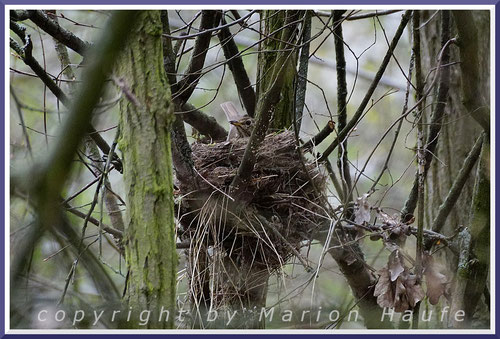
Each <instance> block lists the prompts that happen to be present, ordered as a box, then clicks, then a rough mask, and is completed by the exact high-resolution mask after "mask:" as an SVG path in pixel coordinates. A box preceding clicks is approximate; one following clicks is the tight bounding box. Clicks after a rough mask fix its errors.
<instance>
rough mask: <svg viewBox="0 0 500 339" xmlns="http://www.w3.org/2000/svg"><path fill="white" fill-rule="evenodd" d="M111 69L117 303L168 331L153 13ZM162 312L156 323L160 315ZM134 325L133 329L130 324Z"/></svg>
mask: <svg viewBox="0 0 500 339" xmlns="http://www.w3.org/2000/svg"><path fill="white" fill-rule="evenodd" d="M140 16H141V17H140V19H139V20H138V21H139V23H138V25H137V27H136V28H135V29H134V31H133V33H132V36H131V39H130V41H129V45H128V47H127V48H126V49H125V51H124V54H123V57H122V58H121V60H120V64H119V74H120V77H121V79H120V80H119V81H120V82H121V85H120V86H121V88H122V91H123V93H124V99H123V100H122V101H121V103H120V109H121V120H120V131H121V138H120V141H119V148H120V149H121V151H122V153H123V165H124V170H123V174H124V181H125V191H126V192H127V214H126V240H125V252H126V261H127V268H128V279H127V285H126V292H125V301H126V302H127V303H128V306H129V307H131V308H132V309H133V310H136V311H139V312H140V311H142V310H149V311H151V317H150V322H149V323H148V325H147V326H148V327H149V328H172V327H173V323H174V315H175V314H174V310H175V287H176V271H177V253H176V247H175V246H176V245H175V243H176V241H175V223H174V203H173V192H172V190H173V182H172V159H171V149H170V146H171V145H170V133H169V127H170V125H171V123H172V121H173V105H172V103H171V93H170V87H169V84H168V81H167V78H166V75H165V71H164V68H163V54H162V41H161V33H162V25H161V21H160V12H159V11H142V12H140ZM162 310H163V311H165V310H168V311H170V314H169V317H168V320H166V319H165V318H166V316H165V312H164V313H163V315H164V318H163V319H162V320H161V321H159V315H160V312H161V311H162ZM132 326H134V325H132Z"/></svg>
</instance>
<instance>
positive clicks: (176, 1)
mask: <svg viewBox="0 0 500 339" xmlns="http://www.w3.org/2000/svg"><path fill="white" fill-rule="evenodd" d="M0 3H1V4H4V5H5V4H6V5H18V4H19V5H307V6H314V5H496V4H497V3H498V1H494V0H478V1H475V2H471V1H470V0H458V1H457V0H455V1H453V0H436V1H433V0H421V1H397V0H380V1H373V0H353V1H349V0H311V1H304V0H270V1H266V0H242V1H236V0H213V1H206V0H186V1H182V0H170V1H168V0H145V1H142V2H140V3H138V2H137V1H133V0H122V1H120V0H105V1H99V0H86V1H82V0H74V1H72V0H68V1H63V0H52V1H37V0H25V1H15V0H3V1H0Z"/></svg>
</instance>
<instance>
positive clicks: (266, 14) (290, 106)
mask: <svg viewBox="0 0 500 339" xmlns="http://www.w3.org/2000/svg"><path fill="white" fill-rule="evenodd" d="M301 14H304V12H303V11H284V10H279V11H276V10H265V11H262V14H261V16H262V18H261V19H262V28H261V32H262V35H263V37H264V36H268V37H269V38H267V39H265V40H264V41H263V42H262V44H261V45H260V47H259V51H260V52H261V53H259V59H258V63H259V66H258V69H257V71H258V74H257V97H258V100H259V99H260V100H261V101H262V97H263V96H264V95H265V94H266V92H267V91H268V90H269V88H270V87H271V86H272V85H273V83H274V82H275V81H276V78H277V74H278V72H280V73H281V72H283V73H285V75H284V80H283V87H282V89H281V93H280V96H281V97H280V100H279V102H278V104H277V105H276V107H275V110H274V116H273V119H272V120H271V124H270V128H272V129H283V128H290V127H291V126H292V123H293V119H294V117H293V116H294V101H295V100H294V93H295V90H294V79H295V75H296V73H297V71H296V66H297V52H296V51H295V52H293V53H287V51H290V50H291V49H294V48H295V47H294V41H296V40H295V38H294V36H295V35H296V34H297V33H298V30H297V31H295V30H296V28H297V26H298V25H297V23H294V21H296V20H299V19H300V18H301ZM285 26H288V27H287V28H285V29H283V27H285ZM285 54H286V55H287V58H286V59H285V61H284V62H283V58H282V55H285Z"/></svg>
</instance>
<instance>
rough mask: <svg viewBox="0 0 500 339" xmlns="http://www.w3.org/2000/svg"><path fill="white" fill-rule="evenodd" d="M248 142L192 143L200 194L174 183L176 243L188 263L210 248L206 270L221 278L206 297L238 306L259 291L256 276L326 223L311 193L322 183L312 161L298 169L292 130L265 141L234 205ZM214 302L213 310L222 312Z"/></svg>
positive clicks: (259, 279)
mask: <svg viewBox="0 0 500 339" xmlns="http://www.w3.org/2000/svg"><path fill="white" fill-rule="evenodd" d="M247 143H248V138H238V139H234V140H231V141H226V142H221V143H215V144H203V143H195V144H193V146H192V150H193V162H194V165H195V169H196V172H197V175H199V176H201V180H199V184H200V186H199V189H197V190H195V189H194V188H193V187H192V185H191V183H190V182H180V183H179V196H182V199H181V202H180V210H179V214H178V219H179V221H180V224H181V231H180V232H179V235H180V237H181V239H182V241H184V242H185V241H188V242H190V243H191V248H190V250H189V252H190V256H192V255H194V254H195V253H196V251H197V250H198V251H199V250H200V249H202V248H206V247H210V248H212V249H213V250H210V252H211V253H212V254H211V255H210V256H211V258H210V260H209V262H210V265H223V266H224V267H225V268H226V270H225V271H224V274H226V275H228V276H227V277H225V279H220V278H219V279H217V280H218V282H217V283H216V285H215V287H214V291H213V292H214V293H215V294H217V295H219V296H220V295H223V296H225V297H228V298H231V297H236V299H237V300H236V301H237V302H241V301H242V298H245V299H247V298H248V299H250V297H249V295H251V294H252V293H256V292H255V291H256V290H258V289H259V287H258V286H257V285H256V284H257V282H258V283H259V284H260V285H262V283H263V278H262V277H263V276H266V275H267V276H268V275H270V274H271V273H272V272H274V271H276V270H278V269H280V268H281V267H282V266H283V264H284V263H285V262H286V261H287V260H288V259H289V258H291V257H292V256H297V254H299V251H300V247H301V246H303V242H304V241H307V240H311V237H312V234H313V232H314V231H315V230H316V229H317V228H318V227H319V225H320V224H321V221H323V220H324V218H327V216H326V215H325V210H324V209H323V208H322V207H321V203H320V197H319V196H318V195H319V192H318V191H316V190H315V189H314V186H315V187H316V188H318V189H319V190H323V188H324V187H325V180H326V177H325V176H323V175H322V174H321V173H320V171H319V169H318V168H317V167H316V165H315V164H314V163H313V162H306V164H305V165H306V166H305V169H304V166H302V164H301V160H300V159H299V154H298V153H297V149H296V144H295V136H294V133H293V132H292V131H285V132H282V133H279V134H269V135H267V136H266V137H265V139H264V141H263V142H262V144H261V146H260V147H259V149H258V150H257V153H256V163H255V166H254V169H253V171H252V174H251V179H250V182H249V184H248V186H247V188H246V190H245V192H244V193H243V194H244V198H243V199H242V200H240V201H244V203H241V202H240V201H238V202H235V201H234V200H233V198H232V197H231V196H230V195H229V194H228V193H227V192H229V187H230V185H231V183H232V181H233V179H234V177H235V175H236V173H237V171H238V166H239V164H240V162H241V160H242V158H243V154H244V152H245V147H246V145H247ZM306 171H307V172H308V173H306ZM309 178H312V181H314V186H313V183H311V182H310V181H309ZM217 261H219V263H217ZM299 262H300V263H302V265H304V266H306V269H308V267H307V264H306V261H305V260H304V258H300V257H299ZM227 265H230V266H231V269H227V268H228V267H227ZM219 272H220V271H219ZM191 274H192V275H196V272H194V273H193V272H191ZM242 277H244V278H242ZM193 278H195V277H194V276H191V279H193ZM254 280H255V283H254V282H253V281H254ZM217 284H219V285H217ZM235 289H236V291H234V290H235ZM215 290H217V291H215ZM220 290H223V291H224V293H221V292H220ZM235 292H236V293H235ZM215 297H216V296H215V295H214V298H215ZM217 299H219V298H218V297H217ZM219 301H220V300H217V302H216V304H218V305H222V304H220V303H219ZM230 303H231V304H234V303H233V302H230ZM243 304H245V303H243ZM226 305H227V303H226Z"/></svg>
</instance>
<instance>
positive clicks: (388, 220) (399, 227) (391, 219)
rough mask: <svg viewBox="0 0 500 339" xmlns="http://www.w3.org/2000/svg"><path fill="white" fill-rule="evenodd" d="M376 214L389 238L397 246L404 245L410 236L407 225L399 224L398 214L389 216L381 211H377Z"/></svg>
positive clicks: (409, 229)
mask: <svg viewBox="0 0 500 339" xmlns="http://www.w3.org/2000/svg"><path fill="white" fill-rule="evenodd" d="M377 212H378V215H379V217H380V218H381V219H382V221H383V223H384V225H385V226H384V228H385V229H387V230H388V232H389V238H390V239H392V240H394V241H396V242H397V243H399V244H404V242H405V241H406V237H407V236H408V235H410V234H411V228H410V226H409V224H406V223H403V222H401V221H400V215H399V214H398V213H395V214H394V215H392V216H390V215H389V214H387V213H385V212H384V211H382V210H381V209H378V210H377Z"/></svg>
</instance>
